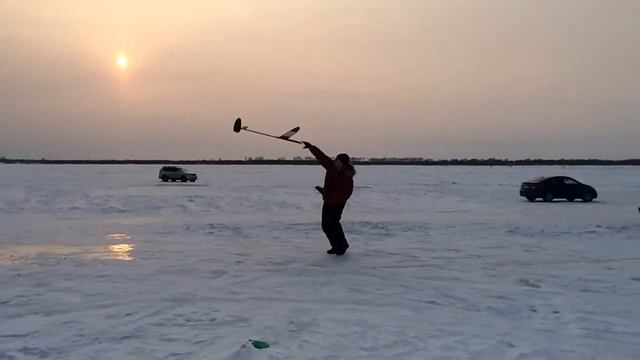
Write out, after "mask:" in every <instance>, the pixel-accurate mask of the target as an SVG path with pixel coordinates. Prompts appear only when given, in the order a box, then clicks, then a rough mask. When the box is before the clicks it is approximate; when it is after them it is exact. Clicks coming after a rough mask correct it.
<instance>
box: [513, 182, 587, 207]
mask: <svg viewBox="0 0 640 360" xmlns="http://www.w3.org/2000/svg"><path fill="white" fill-rule="evenodd" d="M520 196H524V197H526V198H527V200H529V201H536V199H537V198H542V200H544V201H553V199H567V201H573V200H575V199H582V201H585V202H589V201H591V200H593V199H595V198H597V197H598V193H597V192H596V189H594V188H593V187H592V186H589V185H587V184H583V183H581V182H579V181H578V180H576V179H572V178H570V177H567V176H553V177H548V178H544V177H541V178H538V179H535V180H532V181H527V182H523V183H522V185H521V186H520Z"/></svg>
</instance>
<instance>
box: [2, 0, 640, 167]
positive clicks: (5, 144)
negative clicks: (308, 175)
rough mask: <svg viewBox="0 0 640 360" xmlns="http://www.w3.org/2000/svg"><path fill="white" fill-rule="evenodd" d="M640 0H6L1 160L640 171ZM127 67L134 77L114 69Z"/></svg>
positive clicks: (125, 71) (3, 29)
mask: <svg viewBox="0 0 640 360" xmlns="http://www.w3.org/2000/svg"><path fill="white" fill-rule="evenodd" d="M638 19H640V1H638V0H611V1H607V0H388V1H382V0H321V1H320V0H295V1H293V0H291V1H286V0H269V1H267V0H244V1H243V0H219V1H215V0H206V1H158V0H149V1H146V0H144V1H143V0H139V1H133V0H126V1H120V0H111V1H87V0H79V1H72V0H60V1H54V0H20V1H17V0H0V49H2V52H1V54H2V59H1V60H0V156H6V157H37V158H39V157H47V158H171V159H210V158H214V159H217V158H219V157H221V158H230V159H242V158H244V157H245V156H257V155H264V156H268V157H275V156H287V157H290V156H295V155H303V156H304V155H307V154H308V153H307V152H306V151H302V150H301V147H300V146H297V145H293V144H289V143H286V142H283V141H277V140H271V139H268V138H263V137H260V136H256V135H253V134H249V133H241V134H235V133H233V132H232V130H231V128H232V125H233V121H234V120H235V118H236V117H238V116H241V117H242V118H243V119H244V122H245V124H246V125H249V126H250V128H254V129H256V130H262V131H269V132H274V133H283V132H285V131H286V130H289V129H290V128H292V127H294V126H300V127H302V130H301V132H300V133H299V134H298V136H297V137H298V138H300V139H302V140H308V141H311V142H313V143H315V144H317V145H318V146H320V147H321V148H323V149H325V150H326V151H327V153H329V154H336V153H338V152H348V153H350V154H351V155H353V156H366V157H368V156H381V155H388V156H422V157H428V158H453V157H459V158H463V157H469V158H470V157H499V158H503V157H508V158H526V157H545V158H561V157H580V158H585V157H597V158H611V159H620V158H631V157H635V158H638V157H640V97H639V94H640V21H638ZM120 53H124V54H126V55H127V56H128V60H129V67H128V68H126V69H121V68H119V67H118V66H117V64H116V59H117V56H118V54H120Z"/></svg>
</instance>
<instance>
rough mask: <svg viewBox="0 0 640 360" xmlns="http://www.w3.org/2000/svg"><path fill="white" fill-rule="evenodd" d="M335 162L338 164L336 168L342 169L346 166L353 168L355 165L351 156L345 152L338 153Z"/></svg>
mask: <svg viewBox="0 0 640 360" xmlns="http://www.w3.org/2000/svg"><path fill="white" fill-rule="evenodd" d="M334 163H335V164H336V168H338V170H342V169H344V168H353V166H352V165H351V158H350V157H349V155H347V154H345V153H342V154H338V156H336V160H335V161H334Z"/></svg>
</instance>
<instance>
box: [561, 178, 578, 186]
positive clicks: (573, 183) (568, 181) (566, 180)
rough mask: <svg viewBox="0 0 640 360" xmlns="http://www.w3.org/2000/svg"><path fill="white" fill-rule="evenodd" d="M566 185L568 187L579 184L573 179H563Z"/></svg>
mask: <svg viewBox="0 0 640 360" xmlns="http://www.w3.org/2000/svg"><path fill="white" fill-rule="evenodd" d="M563 180H564V183H565V184H567V185H578V182H577V181H575V180H572V179H563Z"/></svg>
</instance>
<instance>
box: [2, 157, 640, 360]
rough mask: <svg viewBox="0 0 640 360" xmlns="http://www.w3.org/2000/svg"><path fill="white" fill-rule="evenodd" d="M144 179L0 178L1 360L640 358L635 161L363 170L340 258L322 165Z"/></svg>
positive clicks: (22, 170) (70, 168)
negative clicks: (542, 197)
mask: <svg viewBox="0 0 640 360" xmlns="http://www.w3.org/2000/svg"><path fill="white" fill-rule="evenodd" d="M159 168H160V166H135V165H127V166H119V165H118V166H116V165H105V166H88V165H65V166H45V165H0V359H3V360H11V359H81V360H86V359H580V360H584V359H638V358H640V307H639V306H638V305H639V304H640V214H639V213H638V209H637V208H638V206H639V205H640V167H418V166H415V167H414V166H406V167H401V166H386V167H385V166H360V167H358V168H357V170H358V174H357V175H356V178H355V181H356V189H355V192H354V195H353V197H352V199H351V200H350V202H349V204H348V206H347V208H346V210H345V213H344V216H343V226H344V228H345V232H346V234H347V237H348V240H349V242H350V244H351V248H350V249H349V251H348V252H347V254H346V255H345V256H343V257H337V256H333V255H327V254H326V253H325V250H327V249H328V248H329V243H328V241H327V240H326V238H325V236H324V234H323V233H322V230H321V228H320V212H321V207H322V202H321V199H320V197H319V195H318V194H317V193H316V191H315V190H314V189H313V186H314V185H320V184H322V179H323V176H324V171H323V170H322V168H321V167H319V166H193V167H191V169H192V170H194V171H196V172H197V173H198V175H199V180H198V182H196V183H195V184H191V183H185V184H183V183H162V182H160V181H159V180H158V179H157V174H158V170H159ZM551 175H569V176H572V177H575V178H576V179H578V180H581V181H583V182H586V183H588V184H591V185H593V186H594V187H595V188H596V189H597V190H598V192H599V198H598V199H597V200H596V201H594V202H592V203H582V202H580V201H576V202H573V203H569V202H566V201H554V202H553V203H544V202H536V203H529V202H527V201H526V200H525V199H524V198H521V197H520V196H519V195H518V189H519V186H520V183H521V182H522V181H526V180H529V179H532V178H534V177H537V176H551ZM248 339H260V340H265V341H267V342H269V343H270V344H271V347H270V348H268V349H264V350H258V349H254V348H253V347H252V346H251V345H250V344H249V343H248Z"/></svg>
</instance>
